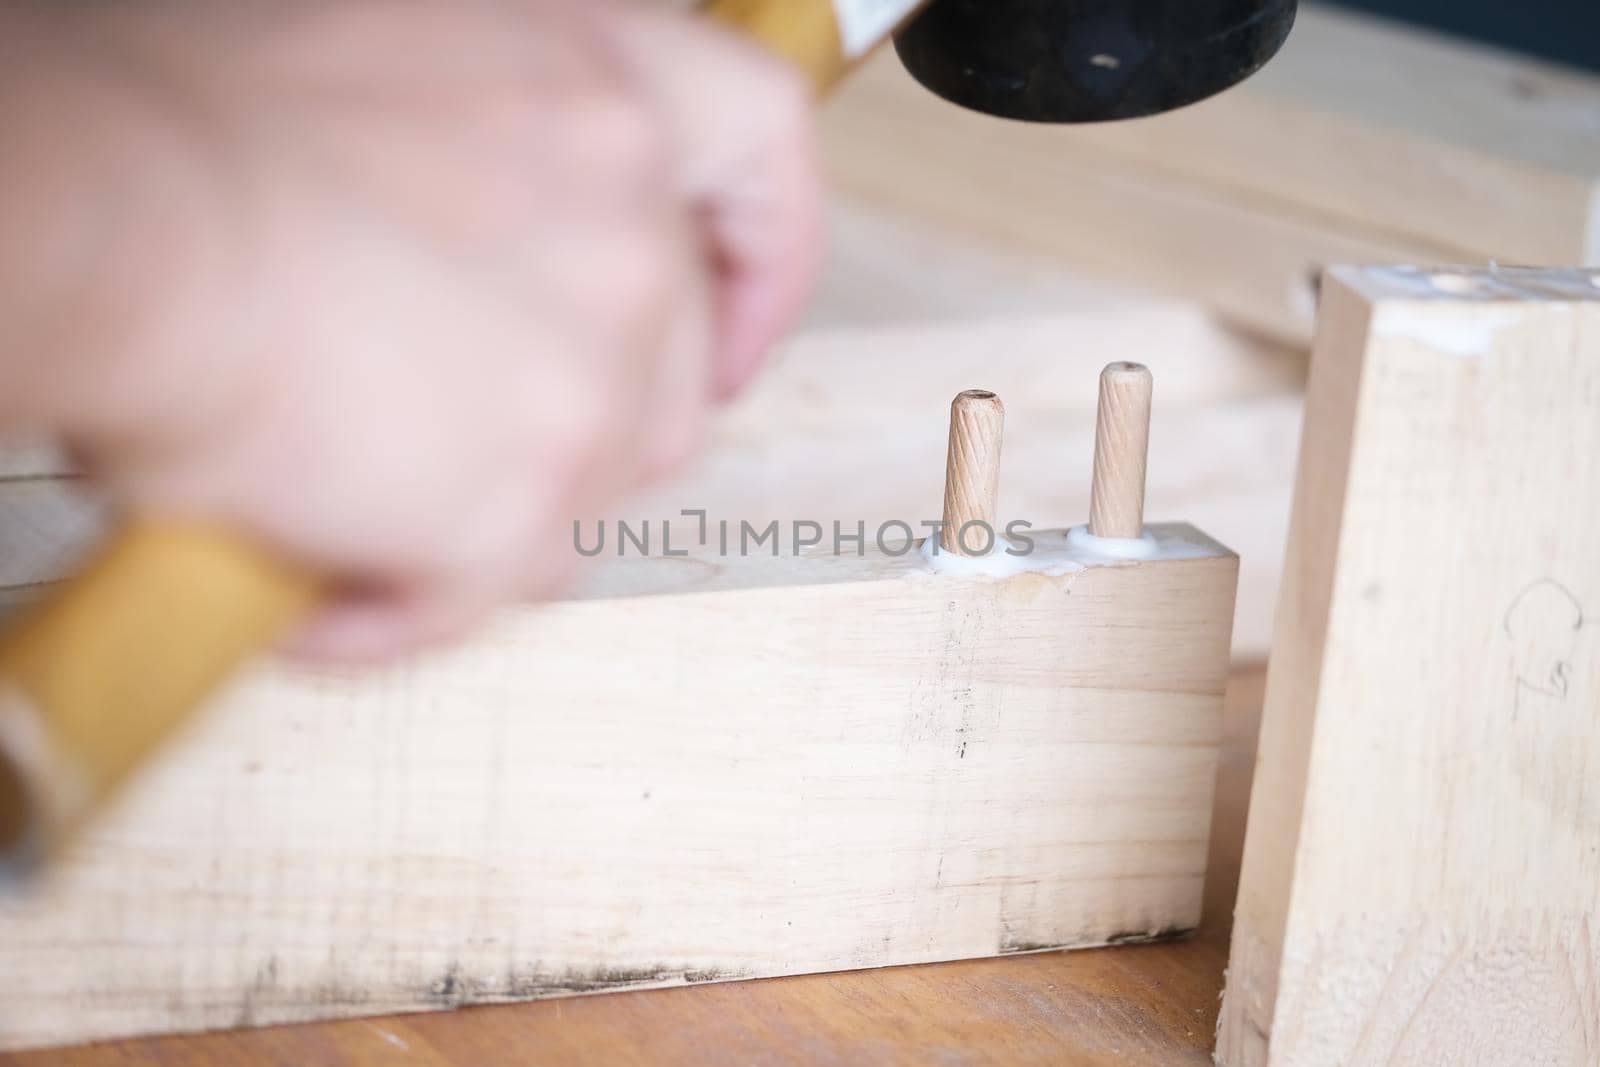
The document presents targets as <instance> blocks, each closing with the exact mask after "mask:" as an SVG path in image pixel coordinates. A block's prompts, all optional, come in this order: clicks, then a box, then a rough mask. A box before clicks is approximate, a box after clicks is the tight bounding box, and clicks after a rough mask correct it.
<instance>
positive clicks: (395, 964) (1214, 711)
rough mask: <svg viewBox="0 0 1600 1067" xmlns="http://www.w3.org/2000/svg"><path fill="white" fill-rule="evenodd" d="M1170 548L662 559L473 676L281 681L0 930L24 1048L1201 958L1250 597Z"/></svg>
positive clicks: (529, 623)
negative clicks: (1088, 961) (875, 976)
mask: <svg viewBox="0 0 1600 1067" xmlns="http://www.w3.org/2000/svg"><path fill="white" fill-rule="evenodd" d="M1155 531H1156V533H1157V534H1158V536H1164V537H1168V538H1171V539H1175V540H1180V541H1183V542H1184V543H1186V544H1188V545H1190V546H1192V548H1193V550H1194V552H1195V553H1196V554H1195V555H1194V556H1193V557H1192V558H1181V559H1176V558H1175V559H1162V560H1155V561H1147V562H1140V563H1128V564H1121V565H1109V566H1090V567H1088V568H1086V569H1083V570H1080V571H1077V572H1075V573H1069V574H1062V575H1058V576H1048V575H1043V574H1038V573H1028V574H1021V575H1016V576H1014V577H1010V578H1006V579H1000V580H996V579H972V578H957V577H953V576H950V575H940V574H933V573H930V572H929V571H928V568H927V564H926V563H925V562H923V561H922V560H921V559H920V558H919V557H916V556H914V555H913V556H906V557H902V558H898V559H895V558H887V557H879V558H871V557H869V558H866V559H856V558H853V557H843V558H837V557H832V556H825V557H821V558H818V559H804V558H802V559H790V558H785V559H770V558H767V559H762V558H756V559H738V560H727V561H718V560H705V559H677V558H672V559H666V558H659V557H658V558H652V559H649V560H635V561H633V562H634V567H633V569H632V577H631V578H625V579H621V578H619V579H618V580H617V581H616V582H615V583H613V586H612V588H611V589H610V591H609V592H610V594H611V595H608V596H596V597H594V598H592V599H586V600H575V601H568V602H564V603H559V604H551V605H545V606H543V607H540V608H535V609H529V610H526V611H523V612H520V613H514V614H513V615H511V616H510V617H508V618H506V619H505V620H504V621H503V622H502V623H501V624H500V625H499V626H498V627H497V628H495V629H494V630H493V631H492V632H490V633H488V634H487V635H485V636H483V637H481V638H479V639H477V640H476V641H475V642H473V643H472V644H470V645H468V646H466V647H464V648H461V649H459V650H457V651H455V652H453V653H450V654H447V655H442V656H438V657H435V658H432V659H429V660H426V661H422V662H417V663H413V664H410V665H407V666H405V667H401V668H396V669H393V670H388V671H385V672H380V673H379V674H377V675H375V676H366V677H354V676H348V677H347V676H336V675H329V674H321V675H311V674H303V673H301V674H295V673H290V672H286V671H267V672H265V673H263V674H262V675H260V676H257V677H255V678H253V679H250V680H248V681H246V682H244V683H242V684H241V685H240V686H239V687H238V689H237V690H236V691H235V692H233V693H232V694H231V695H229V696H228V697H227V698H226V699H225V700H224V701H223V702H222V705H221V706H220V707H219V708H217V709H216V712H215V713H214V714H212V715H210V716H208V717H206V718H205V719H204V721H203V722H201V723H200V724H199V725H198V726H197V727H196V729H195V730H194V731H193V732H192V733H191V734H190V735H189V736H188V737H187V738H186V740H185V741H183V742H182V743H180V744H178V745H177V746H175V747H174V748H173V749H171V750H170V751H169V752H168V753H166V754H165V756H164V757H163V759H162V760H161V761H160V762H159V764H158V766H157V767H156V768H155V769H154V770H153V772H152V773H151V774H149V775H148V776H146V777H145V778H143V779H141V780H140V781H139V782H138V783H137V784H136V786H135V787H134V788H133V789H132V790H131V791H130V793H129V794H128V795H127V796H126V798H125V799H124V801H123V803H122V804H121V805H120V807H119V808H118V809H117V810H115V811H114V812H112V813H111V814H110V816H109V817H108V818H107V819H106V820H105V821H104V822H103V823H102V824H101V825H99V826H98V827H95V828H92V829H91V830H90V832H89V833H88V834H86V835H85V837H84V839H83V840H82V842H81V845H79V846H78V847H77V848H76V851H75V852H73V853H71V854H69V856H68V857H67V858H66V860H65V862H64V864H63V866H62V867H61V869H60V870H59V876H58V878H57V880H56V881H55V882H54V883H53V884H52V885H50V886H49V887H48V889H47V891H46V892H45V893H44V894H42V895H41V896H40V897H38V898H37V899H34V900H29V901H20V902H19V901H5V902H0V970H3V971H4V973H5V974H6V975H7V976H8V979H7V981H8V988H7V995H6V997H5V998H4V1000H3V1001H0V1043H3V1044H4V1045H6V1046H10V1047H20V1046H32V1045H41V1044H49V1043H64V1042H73V1041H82V1040H88V1039H92V1038H102V1037H110V1036H115V1035H127V1034H139V1033H153V1032H166V1031H174V1030H196V1029H206V1028H216V1027H233V1026H242V1025H252V1024H262V1023H272V1022H285V1021H291V1020H302V1019H311V1018H328V1017H339V1016H351V1015H368V1014H379V1013H386V1012H394V1011H415V1010H429V1009H437V1008H449V1007H455V1006H459V1005H463V1004H471V1003H480V1002H492V1001H504V1000H518V999H528V998H536V997H544V996H559V995H568V994H573V993H583V992H598V991H604V990H614V989H624V988H635V987H644V986H660V985H677V984H684V983H696V982H704V981H714V980H721V979H729V978H745V977H759V976H765V975H776V974H791V973H801V972H812V971H830V970H839V969H847V968H856V967H871V966H879V965H884V964H899V963H913V962H922V961H929V960H941V959H957V958H963V957H976V956H987V955H993V954H997V953H1002V954H1003V953H1013V952H1027V951H1032V950H1035V949H1041V948H1047V947H1054V946H1064V945H1095V944H1106V943H1110V942H1118V941H1129V940H1142V939H1150V938H1160V937H1168V936H1173V935H1175V934H1178V933H1180V932H1182V931H1185V930H1190V929H1193V928H1194V926H1195V925H1196V924H1197V922H1198V921H1199V918H1200V908H1201V887H1202V879H1203V874H1204V868H1205V856H1206V841H1207V832H1208V826H1209V821H1210V815H1211V797H1212V785H1213V775H1214V771H1215V766H1216V759H1217V745H1218V719H1219V712H1220V705H1221V696H1222V688H1223V681H1224V678H1225V676H1226V671H1227V660H1228V653H1227V650H1228V630H1229V625H1230V622H1231V613H1232V604H1233V592H1234V582H1235V578H1236V574H1237V559H1236V558H1235V557H1234V556H1233V555H1232V554H1231V553H1229V552H1227V551H1226V550H1225V549H1222V548H1220V547H1219V546H1216V545H1215V544H1214V543H1212V542H1210V541H1208V540H1207V539H1206V538H1205V537H1204V536H1203V535H1201V534H1199V533H1198V532H1197V531H1194V530H1192V529H1190V528H1188V527H1167V528H1162V527H1156V528H1155ZM1036 536H1037V537H1038V538H1039V539H1040V540H1041V541H1042V542H1047V539H1048V538H1050V537H1053V536H1059V534H1057V535H1050V534H1047V533H1045V532H1043V531H1041V532H1039V533H1038V534H1036ZM629 581H631V582H632V586H631V588H632V589H633V590H634V591H635V592H634V593H633V594H632V595H620V594H621V593H622V591H623V589H624V587H626V586H627V584H628V582H629Z"/></svg>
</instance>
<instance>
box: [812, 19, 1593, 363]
mask: <svg viewBox="0 0 1600 1067" xmlns="http://www.w3.org/2000/svg"><path fill="white" fill-rule="evenodd" d="M1596 115H1600V78H1594V77H1592V76H1587V75H1582V74H1577V73H1573V72H1568V71H1563V70H1557V69H1552V68H1550V67H1548V66H1545V65H1541V64H1538V63H1535V62H1533V61H1530V60H1526V59H1523V58H1518V57H1514V56H1511V55H1508V54H1506V53H1499V52H1494V51H1492V50H1489V49H1484V48H1478V47H1472V46H1467V45H1464V44H1459V43H1456V42H1449V43H1447V42H1445V41H1444V40H1442V39H1440V38H1437V37H1434V36H1431V35H1428V34H1425V33H1422V32H1419V31H1415V30H1407V29H1402V28H1399V27H1397V26H1395V25H1394V24H1392V23H1384V22H1378V21H1374V20H1372V19H1369V18H1364V17H1361V16H1356V15H1351V14H1344V13H1335V12H1332V11H1330V10H1327V9H1323V8H1319V7H1317V6H1315V5H1306V6H1305V8H1304V9H1303V11H1302V13H1301V16H1300V19H1299V22H1298V24H1297V26H1296V28H1295V30H1294V33H1293V34H1292V35H1291V37H1290V39H1289V43H1288V44H1287V45H1286V46H1285V48H1284V51H1283V53H1282V54H1281V55H1280V56H1278V57H1277V58H1276V59H1274V60H1273V61H1272V62H1271V63H1269V64H1268V65H1267V67H1266V68H1265V69H1264V70H1263V71H1262V72H1261V73H1260V74H1258V75H1256V76H1255V77H1253V78H1251V79H1249V80H1247V81H1245V82H1244V83H1242V84H1241V85H1239V86H1237V87H1236V88H1234V89H1232V90H1230V91H1228V92H1226V93H1223V94H1221V95H1220V96H1218V97H1215V98H1213V99H1211V100H1208V101H1205V102H1203V103H1201V104H1197V105H1194V106H1192V107H1188V108H1184V109H1182V110H1180V111H1177V112H1173V113H1171V114H1168V115H1162V116H1157V117H1154V118H1151V119H1144V120H1140V121H1137V122H1128V123H1106V124H1099V125H1091V126H1072V127H1051V126H1037V125H1028V124H1022V123H1009V122H999V121H996V120H994V119H991V118H988V117H986V116H981V115H976V114H971V113H967V112H962V111H960V110H959V109H956V108H953V107H951V106H949V105H947V104H944V103H943V102H941V101H939V100H937V99H935V98H934V97H933V96H932V95H931V94H929V93H927V92H926V91H924V90H923V89H921V88H920V87H919V86H917V85H916V84H915V83H914V82H913V81H912V80H911V79H910V77H909V76H908V75H907V74H905V72H904V71H903V70H902V69H900V67H899V65H898V61H897V60H896V58H895V57H894V56H893V55H891V54H884V55H881V56H879V57H877V58H876V59H875V60H874V61H873V62H871V63H870V64H868V65H867V67H866V68H865V69H864V70H863V71H862V72H861V73H860V74H859V75H858V77H857V78H856V80H855V81H854V82H853V83H851V85H850V86H849V87H848V88H847V89H846V91H845V92H843V93H842V94H841V95H840V96H839V97H838V98H837V99H836V100H835V101H834V102H833V103H832V104H831V105H830V107H829V109H828V110H827V112H826V116H825V123H824V134H825V144H826V146H827V150H828V151H827V157H828V163H829V167H830V170H831V172H832V174H833V175H834V177H835V180H836V182H837V183H838V184H839V185H840V187H841V188H843V189H846V190H848V191H850V192H852V193H855V194H857V195H861V196H863V197H865V198H867V199H868V200H869V202H871V203H872V204H874V205H876V206H878V207H880V208H883V209H887V210H898V211H900V212H902V213H905V214H907V215H909V216H913V217H920V218H924V219H931V220H935V221H937V222H939V223H941V224H945V225H950V224H955V225H959V226H961V227H963V228H965V229H967V230H968V231H969V232H971V233H973V234H974V235H981V236H982V237H983V238H984V239H987V240H990V241H999V242H1003V243H1007V244H1011V245H1013V246H1015V247H1019V248H1025V249H1028V250H1029V251H1032V252H1035V253H1040V254H1045V255H1050V256H1054V257H1056V258H1057V259H1058V260H1060V261H1063V262H1067V263H1071V264H1073V265H1074V266H1077V267H1080V268H1087V269H1089V270H1091V271H1093V272H1096V273H1101V274H1107V275H1110V276H1114V277H1118V278H1123V279H1131V280H1135V281H1138V282H1142V283H1145V284H1151V285H1155V286H1158V287H1160V288H1163V289H1166V290H1170V291H1172V292H1175V293H1180V294H1183V295H1186V296H1190V297H1193V298H1197V299H1199V300H1201V301H1203V302H1204V303H1205V304H1206V305H1207V306H1208V307H1211V308H1213V309H1215V310H1217V311H1218V312H1220V313H1222V314H1225V315H1227V316H1229V317H1230V318H1232V319H1234V320H1236V321H1238V322H1241V323H1244V324H1246V325H1248V326H1250V327H1252V328H1255V329H1258V330H1262V331H1265V332H1268V333H1270V334H1271V335H1273V336H1276V337H1279V338H1282V339H1285V340H1289V341H1293V342H1296V343H1302V344H1303V343H1305V342H1306V341H1308V340H1309V338H1310V336H1311V331H1312V325H1313V316H1314V311H1315V292H1314V290H1315V280H1316V276H1317V274H1318V273H1319V272H1320V270H1321V269H1322V267H1323V266H1325V265H1326V264H1329V263H1363V262H1364V263H1406V262H1423V263H1440V262H1445V263H1449V262H1469V263H1470V262H1488V261H1498V262H1512V263H1517V262H1522V263H1553V264H1578V263H1600V125H1597V124H1596V120H1595V116H1596Z"/></svg>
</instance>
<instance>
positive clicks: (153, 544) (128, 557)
mask: <svg viewBox="0 0 1600 1067" xmlns="http://www.w3.org/2000/svg"><path fill="white" fill-rule="evenodd" d="M316 588H317V587H316V582H315V581H313V580H312V579H311V578H309V577H308V576H307V575H305V574H304V573H302V572H300V571H298V570H296V569H295V568H293V567H291V566H289V565H287V564H285V563H282V562H280V561H279V560H278V559H277V558H276V557H274V556H273V555H271V554H269V553H266V552H263V551H261V550H259V549H257V548H256V547H255V546H254V545H252V544H251V543H250V542H248V541H245V540H242V539H240V538H239V537H238V536H237V535H234V534H230V533H227V532H225V531H221V530H216V529H213V528H209V527H203V526H191V525H183V524H176V523H154V522H139V523H133V524H130V525H128V526H126V527H124V528H123V529H122V530H121V531H120V532H119V533H117V534H116V535H115V536H114V537H113V538H112V539H111V540H110V542H109V543H108V544H107V545H106V546H105V547H104V548H103V549H102V550H101V551H100V552H99V553H98V554H97V555H96V556H95V557H94V558H93V559H91V560H90V562H89V564H88V565H87V566H86V567H84V568H83V570H82V571H80V572H79V573H78V574H77V575H76V576H75V577H74V578H72V579H71V580H70V581H68V582H66V583H64V584H63V585H62V586H61V587H60V588H59V589H57V590H56V591H55V592H54V593H53V594H52V595H50V596H48V597H47V598H46V599H45V600H44V601H42V602H41V603H40V604H38V605H36V606H35V607H34V608H33V609H32V610H31V611H28V612H26V613H25V615H24V616H23V618H22V619H21V620H20V621H19V622H18V623H17V624H16V625H14V626H13V627H12V628H11V629H10V631H9V632H7V633H6V634H5V636H4V638H3V639H0V865H4V866H8V867H22V866H26V865H27V864H28V863H29V861H36V860H38V859H41V858H43V856H44V855H45V854H47V853H48V852H49V851H50V850H51V849H52V848H53V847H54V846H55V845H56V844H57V843H58V842H59V841H60V840H61V839H62V838H63V837H64V836H65V835H66V834H67V833H68V832H69V831H70V830H71V829H72V828H73V827H75V826H76V825H77V824H78V823H79V822H81V821H82V820H83V818H84V817H85V816H86V815H87V814H88V813H89V812H90V810H91V809H92V808H93V807H94V806H95V804H97V803H98V802H99V801H100V800H101V799H102V798H104V797H105V796H106V795H107V794H109V793H110V792H112V791H113V790H114V789H115V788H116V787H117V786H118V785H120V784H121V783H122V781H123V780H124V779H125V778H126V777H127V775H128V774H129V772H131V771H132V770H133V769H134V768H135V767H136V766H137V765H138V764H139V763H140V762H142V761H143V760H144V758H145V757H146V756H147V755H149V753H150V752H151V751H152V750H153V749H154V748H155V747H156V746H157V745H158V744H160V743H161V741H163V740H164V739H165V738H166V737H167V736H168V735H169V734H171V733H172V731H173V730H174V729H176V728H177V726H178V725H179V723H181V722H182V721H183V719H184V718H185V717H186V716H187V714H188V712H189V710H190V709H192V708H193V707H195V706H196V705H197V704H199V703H200V702H201V701H202V700H203V699H204V698H205V697H206V696H207V695H208V694H209V693H210V692H211V691H212V690H213V689H215V688H216V687H217V686H218V685H219V684H220V683H221V682H223V681H224V680H225V679H226V678H227V676H228V675H229V674H230V673H231V672H232V671H233V669H234V667H235V666H237V665H238V664H239V663H240V662H241V661H242V660H244V659H246V658H248V657H249V656H251V655H253V654H255V653H257V652H259V651H260V650H261V649H262V648H264V647H266V646H268V645H270V644H271V643H272V642H273V641H275V640H276V639H277V638H278V636H279V635H280V634H281V633H282V632H283V631H284V630H285V629H286V628H287V627H288V626H290V625H291V624H292V623H293V622H294V621H295V620H296V619H297V618H299V617H300V616H301V615H302V614H303V613H304V612H305V611H306V610H308V609H309V608H310V607H311V605H312V604H313V602H314V600H315V597H316Z"/></svg>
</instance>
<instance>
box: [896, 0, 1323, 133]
mask: <svg viewBox="0 0 1600 1067" xmlns="http://www.w3.org/2000/svg"><path fill="white" fill-rule="evenodd" d="M1294 12H1295V0H934V2H933V3H932V4H931V5H929V7H928V8H927V9H925V10H924V11H923V12H922V14H920V15H918V16H917V17H916V18H915V19H913V20H912V21H911V22H910V23H909V24H908V25H907V26H906V27H905V28H904V29H902V30H901V31H900V33H899V34H898V35H897V36H896V37H895V50H896V51H898V52H899V53H900V58H901V60H902V61H903V62H904V63H905V65H906V69H907V70H909V71H910V72H911V73H912V75H913V76H914V77H915V78H916V79H917V80H918V81H919V82H921V83H922V84H923V85H925V86H927V87H928V88H929V89H931V90H933V91H934V92H935V93H938V94H939V95H940V96H942V97H944V98H945V99H947V100H950V101H952V102H954V103H957V104H960V105H962V106H963V107H969V108H972V109H973V110H975V111H984V112H988V113H989V114H992V115H1000V116H1003V117H1005V118H1013V119H1026V120H1028V121H1031V122H1100V121H1103V120H1105V119H1127V118H1136V117H1138V116H1140V115H1152V114H1155V113H1157V112H1160V111H1170V110H1172V109H1173V108H1177V107H1182V106H1184V105H1185V104H1192V103H1194V102H1195V101H1197V100H1203V99H1205V98H1206V97H1208V96H1211V95H1212V94H1213V93H1219V92H1221V91H1222V90H1224V89H1226V88H1228V87H1229V86H1230V85H1234V84H1235V83H1237V82H1240V81H1243V80H1244V79H1245V78H1247V77H1249V76H1250V75H1251V74H1254V73H1255V72H1256V71H1257V70H1258V69H1260V67H1261V65H1262V64H1264V63H1265V62H1266V61H1267V60H1269V59H1271V58H1272V56H1273V54H1274V53H1275V52H1277V50H1278V47H1279V46H1280V45H1281V44H1283V41H1284V39H1285V38H1286V37H1288V35H1289V28H1290V27H1291V26H1293V25H1294Z"/></svg>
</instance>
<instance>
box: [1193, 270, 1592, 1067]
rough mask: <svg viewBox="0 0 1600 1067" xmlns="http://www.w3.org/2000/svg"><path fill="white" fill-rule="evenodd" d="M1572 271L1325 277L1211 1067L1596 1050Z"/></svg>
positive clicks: (1584, 459) (1582, 1058)
mask: <svg viewBox="0 0 1600 1067" xmlns="http://www.w3.org/2000/svg"><path fill="white" fill-rule="evenodd" d="M1597 529H1600V272H1596V271H1588V272H1585V271H1578V270H1513V269H1502V270H1488V271H1419V270H1409V269H1401V268H1370V269H1364V270H1356V269H1348V270H1339V271H1336V272H1334V273H1333V274H1332V275H1331V276H1330V279H1329V283H1328V285H1327V287H1326V296H1325V301H1324V306H1323V317H1322V325H1321V330H1320V333H1319V336H1318V342H1317V348H1316V351H1315V354H1314V356H1313V361H1312V376H1311V383H1310V390H1309V395H1308V412H1307V421H1306V429H1305V439H1304V444H1303V446H1302V454H1301V469H1300V480H1299V483H1298V488H1297V490H1296V497H1295V505H1294V516H1293V519H1292V522H1291V530H1290V539H1289V555H1288V563H1287V566H1286V578H1285V585H1284V590H1283V596H1282V599H1281V601H1280V604H1279V609H1278V631H1277V635H1276V640H1275V643H1274V647H1273V654H1272V662H1271V668H1270V672H1269V677H1268V682H1267V696H1266V711H1265V718H1264V721H1263V726H1262V734H1261V748H1260V757H1259V759H1258V761H1257V764H1256V778H1255V791H1254V795H1253V797H1252V800H1251V806H1250V824H1249V831H1248V835H1247V839H1246V844H1245V855H1244V869H1243V875H1242V882H1241V886H1240V890H1239V898H1238V905H1237V910H1236V915H1235V927H1234V934H1233V951H1232V959H1231V961H1230V963H1229V969H1228V988H1227V993H1226V996H1225V1000H1224V1004H1223V1012H1222V1019H1221V1024H1220V1028H1219V1044H1218V1054H1219V1061H1220V1062H1222V1063H1224V1064H1227V1065H1228V1067H1262V1065H1274V1067H1291V1065H1298V1064H1321V1063H1351V1064H1367V1063H1418V1062H1427V1063H1468V1062H1471V1063H1550V1064H1557V1063H1559V1064H1568V1063H1571V1064H1577V1063H1592V1062H1594V1060H1595V1056H1596V1052H1597V1050H1600V977H1597V976H1600V925H1597V924H1596V922H1595V915H1596V913H1597V909H1600V852H1597V851H1596V848H1595V843H1596V842H1597V841H1600V793H1597V792H1596V790H1595V783H1596V782H1597V781H1600V538H1597V537H1596V530H1597Z"/></svg>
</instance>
